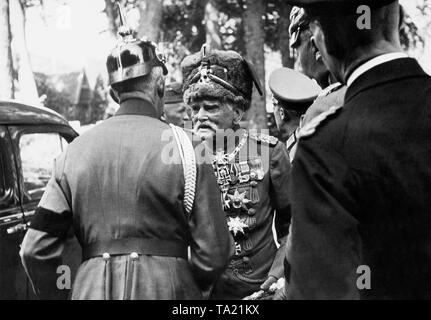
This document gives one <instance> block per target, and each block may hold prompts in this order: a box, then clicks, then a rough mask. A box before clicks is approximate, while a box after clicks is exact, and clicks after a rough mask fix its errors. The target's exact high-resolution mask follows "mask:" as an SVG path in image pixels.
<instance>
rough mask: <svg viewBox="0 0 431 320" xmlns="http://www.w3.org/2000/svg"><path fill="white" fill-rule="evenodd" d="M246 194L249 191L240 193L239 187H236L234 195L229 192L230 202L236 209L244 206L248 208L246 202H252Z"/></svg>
mask: <svg viewBox="0 0 431 320" xmlns="http://www.w3.org/2000/svg"><path fill="white" fill-rule="evenodd" d="M246 194H247V192H245V191H244V192H243V193H241V194H240V193H239V192H238V189H236V190H235V193H234V194H233V195H232V194H228V195H227V196H228V197H229V199H230V202H231V204H232V206H233V207H234V208H235V209H240V208H244V209H245V210H247V206H246V204H248V203H250V202H251V201H250V200H249V199H247V198H246V197H245V195H246Z"/></svg>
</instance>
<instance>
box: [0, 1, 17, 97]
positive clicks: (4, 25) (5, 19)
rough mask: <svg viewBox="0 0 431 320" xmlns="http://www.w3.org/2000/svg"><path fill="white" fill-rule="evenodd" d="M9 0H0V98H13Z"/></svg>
mask: <svg viewBox="0 0 431 320" xmlns="http://www.w3.org/2000/svg"><path fill="white" fill-rule="evenodd" d="M9 13H10V11H9V0H2V1H0V99H11V98H14V83H13V63H12V48H11V41H12V37H11V30H10V14H9Z"/></svg>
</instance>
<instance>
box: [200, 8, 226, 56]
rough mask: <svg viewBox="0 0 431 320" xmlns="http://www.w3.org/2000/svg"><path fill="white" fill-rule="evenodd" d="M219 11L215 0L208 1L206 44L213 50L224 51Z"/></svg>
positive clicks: (205, 21)
mask: <svg viewBox="0 0 431 320" xmlns="http://www.w3.org/2000/svg"><path fill="white" fill-rule="evenodd" d="M219 14H220V13H219V10H218V9H217V7H216V6H215V4H214V0H208V2H207V4H206V6H205V19H204V23H205V30H206V43H207V44H208V45H209V46H210V48H212V49H222V40H221V35H220V26H219V23H218V20H219Z"/></svg>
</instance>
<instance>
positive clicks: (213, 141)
mask: <svg viewBox="0 0 431 320" xmlns="http://www.w3.org/2000/svg"><path fill="white" fill-rule="evenodd" d="M182 70H183V75H184V100H185V102H186V103H187V104H188V105H189V106H190V107H191V109H192V119H193V124H194V130H195V132H196V133H197V134H198V135H199V136H200V137H201V138H202V139H204V140H206V143H207V146H208V148H209V150H210V153H211V154H213V155H214V162H213V166H214V171H215V174H216V176H217V180H218V184H219V187H220V192H219V196H221V202H222V204H223V206H224V209H225V218H226V222H227V225H228V226H229V230H230V231H231V233H232V235H233V237H234V238H235V245H236V246H235V249H236V250H235V256H234V258H233V259H232V260H231V261H230V264H229V267H228V268H227V270H226V271H225V272H224V273H223V275H222V276H221V277H220V279H219V280H218V282H217V284H216V286H215V289H214V292H213V295H212V298H213V299H242V298H244V297H246V296H248V295H250V294H252V293H253V292H255V291H258V290H260V289H261V288H262V289H264V290H266V289H268V288H269V287H270V286H271V284H273V283H275V282H276V281H277V280H278V279H279V278H281V277H282V276H283V260H284V249H283V246H284V242H285V238H286V235H287V231H288V226H289V220H290V210H289V207H288V201H287V190H286V188H284V186H285V184H286V183H287V178H288V174H289V169H290V164H289V160H288V156H287V152H286V148H285V146H284V144H283V143H281V142H279V141H278V140H277V139H276V138H274V137H271V136H268V135H266V134H263V133H257V131H253V130H244V129H241V128H240V126H239V123H240V121H241V118H242V116H243V115H244V112H246V111H247V110H248V109H249V107H250V102H251V96H252V90H253V82H254V83H255V85H256V88H258V90H261V89H260V83H259V81H258V79H257V78H256V77H255V75H254V72H253V69H252V67H251V65H250V64H249V63H248V62H247V61H246V60H245V59H243V58H242V57H241V56H240V55H239V54H238V53H236V52H234V51H219V50H214V51H211V52H206V49H205V47H204V48H203V50H202V52H199V53H196V54H193V55H191V56H188V57H186V58H185V59H184V61H183V63H182ZM225 140H226V141H227V142H226V143H225ZM214 145H215V146H214ZM275 210H276V211H277V212H276V217H275V229H276V230H277V236H278V241H279V242H280V243H279V244H281V245H282V247H281V248H280V249H279V250H277V246H278V245H279V244H277V243H276V242H275V241H274V236H273V232H272V226H273V220H274V211H275ZM214 214H216V213H214ZM217 214H218V213H217Z"/></svg>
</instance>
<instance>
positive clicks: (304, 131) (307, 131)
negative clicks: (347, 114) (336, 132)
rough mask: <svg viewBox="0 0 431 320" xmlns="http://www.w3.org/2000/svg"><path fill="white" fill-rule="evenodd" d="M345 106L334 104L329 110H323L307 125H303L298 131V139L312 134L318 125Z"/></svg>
mask: <svg viewBox="0 0 431 320" xmlns="http://www.w3.org/2000/svg"><path fill="white" fill-rule="evenodd" d="M342 107H343V106H332V107H330V108H329V109H328V110H327V111H325V112H322V113H321V114H319V115H318V116H316V117H315V118H313V119H312V120H311V121H310V122H308V123H307V124H306V125H305V126H303V127H302V128H301V129H300V130H299V132H298V139H302V138H306V137H310V136H312V135H313V134H314V133H315V132H316V129H317V127H319V125H321V124H322V123H324V122H325V120H326V119H328V118H329V117H330V116H331V115H333V114H336V113H337V112H338V110H340V109H341V108H342Z"/></svg>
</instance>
